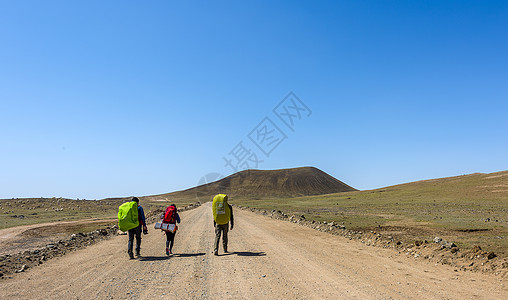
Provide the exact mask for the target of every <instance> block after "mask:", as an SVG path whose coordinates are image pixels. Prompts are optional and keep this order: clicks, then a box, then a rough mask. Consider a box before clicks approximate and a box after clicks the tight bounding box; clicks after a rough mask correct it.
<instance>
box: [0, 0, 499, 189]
mask: <svg viewBox="0 0 508 300" xmlns="http://www.w3.org/2000/svg"><path fill="white" fill-rule="evenodd" d="M507 37H508V2H507V1H441V0H440V1H356V0H355V1H305V2H303V1H143V2H140V1H2V2H1V3H0V39H1V44H0V45H1V46H0V112H1V118H0V128H1V131H0V141H1V144H0V145H1V146H0V169H1V172H0V198H11V197H41V196H44V197H53V196H56V197H59V196H62V197H71V198H87V199H94V198H97V199H100V198H104V197H110V196H129V195H148V194H156V193H165V192H171V191H175V190H180V189H184V188H189V187H192V186H195V185H196V184H197V183H198V181H199V180H200V178H201V177H202V176H204V175H206V174H208V173H213V172H217V173H221V174H224V175H229V174H232V173H233V172H234V171H233V169H232V168H231V167H229V166H226V165H225V160H224V158H227V159H231V158H234V157H233V156H232V154H231V153H235V154H237V156H239V157H240V156H242V157H246V156H245V155H243V154H245V153H243V154H242V153H240V152H231V151H232V150H234V149H237V150H238V149H239V148H235V147H236V146H237V145H238V144H239V143H240V142H242V146H244V147H245V148H246V149H247V150H250V152H249V153H250V154H255V155H256V157H257V158H258V159H259V160H262V161H263V162H260V163H258V168H259V169H278V168H289V167H298V166H315V167H318V168H320V169H322V170H323V171H325V172H327V173H329V174H331V175H332V176H334V177H336V178H338V179H340V180H342V181H344V182H346V183H348V184H350V185H352V186H354V187H356V188H358V189H373V188H378V187H383V186H388V185H394V184H398V183H403V182H409V181H415V180H420V179H428V178H436V177H445V176H453V175H461V174H467V173H473V172H495V171H501V170H507V169H508V155H507V153H508V140H507V129H508V117H507V116H508V38H507ZM291 91H292V92H294V94H295V95H296V96H297V97H298V98H299V99H300V100H301V101H302V103H304V104H305V105H306V106H307V108H308V111H303V110H301V111H298V112H301V113H302V114H301V116H300V118H299V119H298V118H296V117H295V118H294V119H293V121H294V124H293V129H294V130H290V129H289V127H288V126H286V125H285V124H284V123H283V122H282V120H281V119H279V118H278V117H277V116H276V114H275V113H274V112H273V109H274V108H275V107H276V106H277V105H278V104H279V103H280V102H281V101H282V100H283V99H284V97H286V95H288V94H289V93H290V92H291ZM297 104H298V103H297ZM297 106H298V105H297ZM281 107H286V108H287V107H288V106H286V104H282V106H281ZM281 107H279V108H281ZM289 111H291V108H289ZM296 112H297V111H296V110H294V111H293V113H296ZM309 113H310V116H309ZM286 117H287V115H286ZM265 118H268V119H267V120H268V121H271V122H272V123H266V119H265ZM263 120H265V123H262V124H261V125H260V126H258V124H260V122H262V121H263ZM266 124H274V125H276V126H277V127H278V128H279V130H280V131H281V132H282V133H283V134H284V135H285V137H286V138H284V135H282V134H281V133H280V132H279V131H272V129H273V128H272V129H270V127H269V126H268V127H263V125H266ZM263 128H264V129H266V131H265V132H264V133H265V135H259V134H257V135H256V133H259V132H263V131H259V132H258V131H254V132H253V134H251V135H249V134H250V133H251V132H252V131H253V130H255V129H259V130H261V129H263ZM270 132H271V136H270V135H269V134H268V133H270ZM274 132H275V133H278V135H274ZM249 136H250V137H254V141H253V140H251V139H249ZM260 137H261V138H262V137H266V138H267V139H266V140H264V141H261V140H256V139H258V138H260ZM270 138H271V139H270ZM255 141H257V142H259V143H264V144H263V145H264V146H267V147H269V148H273V146H274V145H277V147H276V148H275V149H270V150H272V151H271V152H270V153H269V156H266V155H265V154H264V153H263V152H261V150H260V148H258V147H257V146H256V145H255V144H254V142H255ZM279 142H280V143H279ZM265 150H266V149H265ZM240 154H242V155H240ZM249 157H250V158H252V156H249ZM251 162H252V161H251Z"/></svg>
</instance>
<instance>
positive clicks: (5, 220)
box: [0, 197, 196, 232]
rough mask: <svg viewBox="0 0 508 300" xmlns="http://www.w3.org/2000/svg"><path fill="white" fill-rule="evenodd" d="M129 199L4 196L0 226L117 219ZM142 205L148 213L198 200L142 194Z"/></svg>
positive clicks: (91, 228)
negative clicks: (154, 196)
mask: <svg viewBox="0 0 508 300" xmlns="http://www.w3.org/2000/svg"><path fill="white" fill-rule="evenodd" d="M128 199H130V198H115V199H104V200H97V201H95V200H72V199H63V198H30V199H21V198H20V199H2V200H0V229H2V228H9V227H15V226H21V225H31V224H41V223H50V222H58V221H75V220H86V219H101V220H102V219H104V220H108V219H110V220H111V221H110V222H109V223H110V224H115V223H116V222H117V214H118V206H120V205H121V204H122V203H123V202H125V201H127V200H128ZM140 199H141V200H140V204H141V205H142V206H143V209H144V211H145V214H148V213H149V212H150V211H153V210H156V209H158V208H165V207H167V206H168V205H169V204H171V203H175V204H176V205H177V207H182V206H186V205H189V204H191V203H194V202H196V201H195V199H181V200H179V199H175V200H174V201H171V202H169V201H165V200H166V199H164V198H158V199H151V198H147V199H145V198H143V197H140ZM102 225H104V224H102ZM97 228H100V225H99V224H95V223H91V224H90V225H86V224H83V228H75V229H73V230H72V231H73V232H74V231H77V230H82V229H83V230H84V229H86V230H88V229H90V231H91V230H94V229H97Z"/></svg>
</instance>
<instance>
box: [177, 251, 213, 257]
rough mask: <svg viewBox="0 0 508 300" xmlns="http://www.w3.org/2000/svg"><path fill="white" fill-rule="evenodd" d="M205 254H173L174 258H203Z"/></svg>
mask: <svg viewBox="0 0 508 300" xmlns="http://www.w3.org/2000/svg"><path fill="white" fill-rule="evenodd" d="M205 254H206V253H204V252H203V253H175V254H173V256H174V257H194V256H203V255H205Z"/></svg>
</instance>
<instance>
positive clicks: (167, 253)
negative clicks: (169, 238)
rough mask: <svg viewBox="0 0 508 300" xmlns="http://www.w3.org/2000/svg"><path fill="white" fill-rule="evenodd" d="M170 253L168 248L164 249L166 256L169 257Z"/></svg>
mask: <svg viewBox="0 0 508 300" xmlns="http://www.w3.org/2000/svg"><path fill="white" fill-rule="evenodd" d="M170 253H171V252H170V251H169V248H167V247H166V255H169V254H170Z"/></svg>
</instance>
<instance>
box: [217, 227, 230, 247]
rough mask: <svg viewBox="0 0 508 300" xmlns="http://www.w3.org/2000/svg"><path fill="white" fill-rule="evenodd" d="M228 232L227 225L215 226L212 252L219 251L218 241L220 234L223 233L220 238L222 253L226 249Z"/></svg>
mask: <svg viewBox="0 0 508 300" xmlns="http://www.w3.org/2000/svg"><path fill="white" fill-rule="evenodd" d="M228 231H229V223H228V224H224V225H219V224H215V248H214V250H219V241H220V236H221V233H224V235H223V236H222V246H223V247H224V251H227V249H228Z"/></svg>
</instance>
